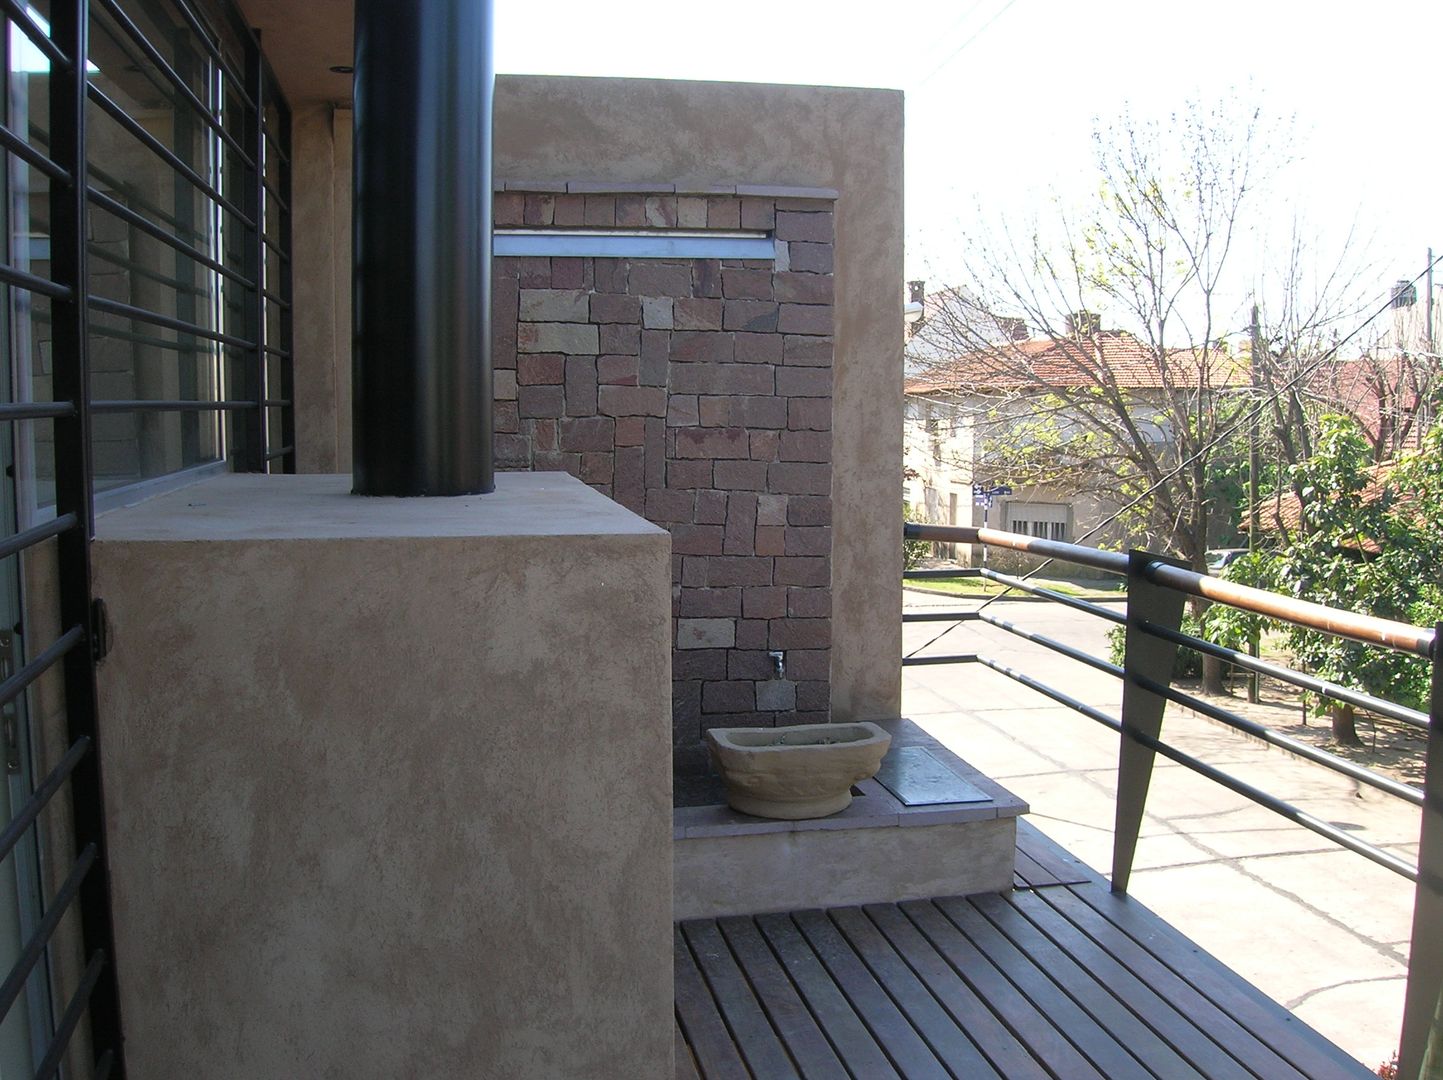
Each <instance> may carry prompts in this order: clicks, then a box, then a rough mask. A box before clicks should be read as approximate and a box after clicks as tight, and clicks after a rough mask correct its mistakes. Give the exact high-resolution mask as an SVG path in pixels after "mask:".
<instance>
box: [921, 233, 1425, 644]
mask: <svg viewBox="0 0 1443 1080" xmlns="http://www.w3.org/2000/svg"><path fill="white" fill-rule="evenodd" d="M1440 262H1443V255H1438V256H1437V257H1435V258H1433V259H1432V260H1430V261H1429V263H1428V265H1427V267H1425V268H1424V269H1423V271H1422V273H1420V274H1418V275H1417V276H1416V277H1415V278H1413V280H1412V281H1410V282H1409V283H1408V284H1409V285H1416V284H1417V283H1418V282H1419V281H1421V280H1422V279H1423V278H1424V277H1426V276H1427V275H1428V274H1429V273H1430V272H1431V271H1432V270H1433V268H1434V267H1435V266H1437V265H1438V264H1439V263H1440ZM1395 291H1396V286H1395V288H1394V290H1390V292H1389V295H1388V299H1387V300H1386V301H1385V302H1384V303H1383V305H1382V306H1381V307H1379V308H1378V310H1377V311H1375V312H1373V314H1371V315H1369V316H1368V317H1367V318H1366V319H1364V320H1363V321H1362V322H1361V323H1359V324H1358V326H1356V327H1355V328H1354V329H1352V330H1351V331H1349V333H1348V335H1347V336H1346V337H1344V338H1343V339H1342V340H1340V341H1338V342H1337V343H1336V344H1335V345H1334V346H1333V347H1332V348H1331V349H1329V350H1328V351H1327V352H1325V353H1324V354H1323V355H1322V356H1320V357H1319V358H1318V359H1317V360H1315V361H1314V362H1313V363H1311V364H1309V365H1308V366H1307V367H1305V368H1303V369H1302V370H1300V371H1299V372H1298V373H1297V374H1296V375H1294V376H1293V377H1292V378H1291V379H1289V380H1288V381H1287V382H1285V383H1283V384H1282V386H1280V387H1278V388H1277V389H1275V390H1274V391H1273V392H1272V394H1271V395H1269V397H1268V398H1265V399H1263V400H1262V401H1259V402H1258V403H1257V404H1256V405H1254V406H1253V407H1252V409H1250V410H1249V411H1247V412H1245V413H1243V414H1242V416H1241V417H1239V418H1238V420H1237V421H1236V422H1235V423H1233V424H1232V425H1231V426H1230V427H1226V428H1224V429H1223V430H1222V431H1220V432H1218V434H1216V435H1215V436H1213V438H1211V439H1210V440H1208V442H1207V443H1206V444H1204V445H1203V446H1202V447H1200V448H1199V449H1198V450H1197V451H1196V452H1195V453H1194V454H1193V455H1192V456H1191V457H1189V458H1187V459H1185V460H1184V461H1181V462H1179V463H1178V465H1177V467H1176V468H1174V469H1173V470H1172V471H1171V472H1169V473H1167V474H1166V475H1164V476H1163V477H1162V478H1161V479H1159V480H1157V481H1156V482H1155V483H1153V484H1152V485H1150V486H1149V487H1148V488H1147V490H1145V491H1143V492H1142V493H1141V494H1140V495H1138V496H1137V497H1136V498H1134V499H1132V500H1131V501H1130V502H1128V503H1126V504H1125V505H1123V506H1120V507H1118V509H1117V510H1115V511H1113V512H1112V513H1111V514H1109V515H1108V516H1107V517H1105V518H1103V519H1102V520H1101V521H1099V522H1098V523H1097V524H1096V525H1094V526H1093V527H1092V528H1090V529H1088V530H1087V532H1085V533H1083V534H1082V535H1081V536H1079V537H1078V538H1077V539H1076V540H1074V541H1073V543H1077V544H1080V543H1082V542H1083V541H1084V540H1087V539H1089V538H1090V537H1093V536H1096V535H1097V534H1098V533H1099V532H1101V531H1102V530H1103V529H1105V528H1107V526H1109V525H1111V524H1112V523H1113V522H1114V521H1116V520H1117V519H1118V518H1120V517H1121V516H1122V515H1123V514H1125V513H1127V512H1128V511H1129V510H1131V509H1132V508H1133V507H1135V506H1137V505H1138V504H1139V503H1141V502H1142V501H1143V500H1144V499H1146V498H1147V497H1148V496H1149V495H1152V494H1153V493H1154V492H1156V491H1157V490H1158V489H1159V488H1160V487H1162V486H1163V485H1164V484H1166V483H1167V482H1168V481H1170V480H1172V479H1173V478H1174V477H1176V476H1177V475H1178V474H1180V473H1181V472H1182V471H1183V470H1184V469H1186V468H1187V467H1188V466H1189V465H1192V464H1193V463H1194V462H1195V461H1197V459H1198V458H1200V457H1202V456H1203V455H1204V454H1206V453H1208V452H1209V451H1211V450H1212V449H1214V448H1215V447H1216V446H1217V445H1218V444H1219V443H1221V442H1222V441H1223V440H1224V439H1227V438H1230V437H1231V436H1232V435H1234V434H1235V433H1236V432H1237V431H1238V429H1239V428H1241V427H1242V426H1243V425H1244V424H1248V423H1251V422H1252V421H1253V420H1255V419H1257V418H1258V417H1259V416H1261V415H1262V413H1263V411H1264V410H1265V409H1266V408H1267V407H1268V406H1269V405H1270V404H1271V402H1272V399H1274V398H1276V397H1277V396H1278V395H1279V394H1281V393H1282V392H1284V391H1286V390H1290V389H1292V388H1293V387H1294V386H1296V385H1297V384H1298V383H1299V382H1300V381H1301V380H1303V379H1305V378H1307V377H1308V376H1310V375H1312V374H1313V373H1314V372H1316V371H1317V370H1318V369H1319V368H1321V367H1322V366H1323V365H1324V364H1326V363H1327V362H1328V361H1330V360H1332V359H1333V357H1334V356H1336V355H1337V354H1338V351H1339V350H1340V349H1342V348H1343V346H1344V345H1346V344H1348V342H1350V341H1352V340H1353V339H1354V338H1355V337H1357V336H1358V335H1359V334H1361V333H1362V332H1363V331H1364V330H1366V329H1367V328H1368V327H1369V326H1371V325H1372V323H1373V321H1374V320H1375V319H1377V318H1378V317H1379V316H1381V315H1383V314H1385V313H1386V312H1388V311H1391V310H1392V309H1393V293H1394V292H1395ZM1054 561H1055V560H1054V559H1044V560H1043V561H1042V562H1041V563H1040V564H1038V565H1037V566H1035V567H1033V568H1032V569H1031V570H1029V571H1027V572H1026V573H1025V574H1023V575H1022V578H1023V579H1024V580H1025V579H1027V578H1030V577H1032V576H1033V575H1034V574H1038V573H1040V572H1041V571H1043V570H1045V569H1046V568H1047V567H1048V566H1050V565H1051V564H1052V563H1053V562H1054ZM1012 589H1013V586H1011V585H1007V586H1004V587H1003V589H1002V591H1001V592H999V593H998V594H997V595H996V596H993V597H989V598H988V599H987V600H986V601H984V602H983V604H982V606H981V607H979V608H978V609H977V610H978V611H982V610H983V609H984V608H987V607H988V606H990V605H991V604H992V603H993V602H994V601H997V600H1000V599H1002V597H1004V596H1006V595H1007V594H1008V593H1009V592H1011V591H1012ZM961 625H962V623H961V621H958V622H955V623H951V624H949V625H948V626H947V628H946V629H945V630H943V631H942V632H941V633H940V634H938V635H937V636H936V637H934V638H932V639H931V640H930V641H927V642H925V643H924V644H922V645H920V646H918V647H917V648H916V649H913V650H912V651H911V652H909V653H907V658H910V657H913V656H916V655H917V654H918V653H919V652H921V651H922V650H923V649H925V648H927V647H928V646H929V645H932V644H933V643H935V642H937V641H940V640H941V639H942V638H944V637H946V636H947V635H948V634H950V633H951V632H952V631H953V630H955V629H957V627H959V626H961Z"/></svg>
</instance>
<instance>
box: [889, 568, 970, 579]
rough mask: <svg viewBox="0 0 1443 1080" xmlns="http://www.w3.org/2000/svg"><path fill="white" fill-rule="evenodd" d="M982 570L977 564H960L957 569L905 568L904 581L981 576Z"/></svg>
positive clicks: (903, 572)
mask: <svg viewBox="0 0 1443 1080" xmlns="http://www.w3.org/2000/svg"><path fill="white" fill-rule="evenodd" d="M981 576H982V571H981V569H980V568H978V567H976V566H959V567H958V568H957V569H956V570H904V571H902V580H903V581H931V580H932V579H934V578H936V579H942V580H946V579H950V578H966V577H981Z"/></svg>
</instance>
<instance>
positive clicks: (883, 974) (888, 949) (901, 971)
mask: <svg viewBox="0 0 1443 1080" xmlns="http://www.w3.org/2000/svg"><path fill="white" fill-rule="evenodd" d="M827 915H828V916H829V917H830V918H831V920H832V924H833V925H834V926H836V928H837V929H838V930H840V931H841V932H842V936H843V937H845V938H846V939H847V942H848V944H850V945H851V946H852V949H853V951H855V952H856V954H857V955H858V956H859V957H861V959H862V962H863V963H864V964H866V965H867V969H868V970H869V971H871V973H872V977H873V978H875V979H876V980H877V981H878V982H879V983H881V984H882V986H883V988H884V989H885V990H886V991H887V993H888V994H889V995H891V998H892V1000H893V1002H895V1003H896V1005H897V1007H898V1008H899V1009H901V1010H902V1014H903V1015H904V1016H905V1017H906V1018H907V1021H908V1023H910V1024H911V1025H912V1027H913V1028H915V1029H916V1030H917V1032H918V1034H920V1035H921V1036H922V1038H923V1039H924V1040H926V1042H927V1045H928V1047H930V1048H931V1050H932V1053H934V1054H936V1055H937V1057H938V1058H939V1059H940V1060H941V1062H942V1064H943V1065H945V1066H946V1067H947V1068H948V1070H949V1071H951V1073H952V1075H953V1076H965V1077H968V1078H969V1080H970V1078H971V1077H977V1078H978V1080H983V1078H987V1077H997V1076H998V1073H997V1071H996V1070H995V1069H993V1068H992V1064H991V1062H989V1061H988V1060H987V1058H986V1057H984V1056H983V1054H982V1052H981V1051H980V1050H978V1049H977V1047H976V1046H975V1045H974V1044H973V1042H972V1040H971V1039H970V1038H969V1037H968V1034H969V1033H968V1032H966V1031H965V1030H964V1029H963V1028H961V1027H959V1026H958V1025H957V1023H956V1022H955V1021H954V1020H953V1019H952V1018H951V1017H950V1016H948V1015H947V1011H946V1010H945V1009H943V1008H942V1006H941V1005H939V1004H938V1003H937V999H936V998H934V997H933V996H932V992H931V991H930V990H928V989H927V987H926V986H925V985H924V984H923V983H922V981H921V980H920V979H918V978H917V976H916V975H915V974H914V973H913V971H912V969H911V968H909V967H908V966H907V963H906V961H904V960H903V959H902V958H901V957H900V956H898V955H897V953H896V951H895V950H894V949H893V948H892V946H891V944H890V943H889V942H888V941H887V939H886V938H885V937H883V936H882V933H881V931H879V930H878V929H877V927H876V926H874V925H873V923H872V920H871V919H869V918H867V916H866V915H865V914H863V912H862V909H861V908H856V907H845V908H832V909H830V910H828V912H827Z"/></svg>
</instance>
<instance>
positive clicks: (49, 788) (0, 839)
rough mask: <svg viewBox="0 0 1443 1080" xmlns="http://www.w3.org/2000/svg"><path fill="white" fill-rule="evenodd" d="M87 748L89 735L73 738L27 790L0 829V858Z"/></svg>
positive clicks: (31, 823)
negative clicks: (53, 763) (10, 816)
mask: <svg viewBox="0 0 1443 1080" xmlns="http://www.w3.org/2000/svg"><path fill="white" fill-rule="evenodd" d="M89 752H90V740H89V739H81V740H79V741H78V742H76V744H75V745H74V746H72V747H71V748H70V749H69V750H67V751H66V753H65V756H64V757H63V758H61V759H60V763H59V764H58V765H56V766H55V768H53V769H51V770H50V772H49V773H47V774H46V776H45V779H44V780H42V781H41V782H40V784H39V786H37V787H36V788H35V790H34V791H32V792H31V793H30V797H29V798H28V799H26V800H25V805H24V806H22V807H21V808H20V812H19V813H18V814H16V815H15V816H14V817H12V818H11V819H10V823H9V824H8V825H6V826H5V829H4V831H3V832H0V859H3V858H5V857H6V856H7V855H9V854H10V852H11V850H12V849H13V848H14V847H15V845H16V844H18V843H19V842H20V838H21V837H22V836H24V835H25V831H26V830H27V829H29V828H30V826H31V825H33V824H34V823H35V820H36V819H37V818H38V817H40V814H41V812H42V811H43V810H44V809H45V807H46V806H48V805H49V803H50V800H51V799H52V798H53V797H54V796H55V793H56V792H57V791H59V790H60V786H61V785H62V784H64V783H65V781H66V780H67V779H69V777H70V774H71V773H72V772H74V771H75V766H76V765H78V764H80V759H81V758H83V757H84V756H85V755H86V754H87V753H89Z"/></svg>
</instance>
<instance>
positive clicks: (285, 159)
mask: <svg viewBox="0 0 1443 1080" xmlns="http://www.w3.org/2000/svg"><path fill="white" fill-rule="evenodd" d="M261 131H262V133H263V134H264V135H265V137H266V142H268V143H270V144H271V149H272V150H274V151H275V152H276V157H278V158H279V159H280V162H281V165H283V166H286V165H289V164H290V163H291V156H290V155H289V154H287V153H286V148H285V147H284V146H282V145H281V141H280V140H279V139H277V138H276V137H275V135H273V134H272V133H271V128H270V125H269V124H267V123H266V122H265V117H262V118H261Z"/></svg>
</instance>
